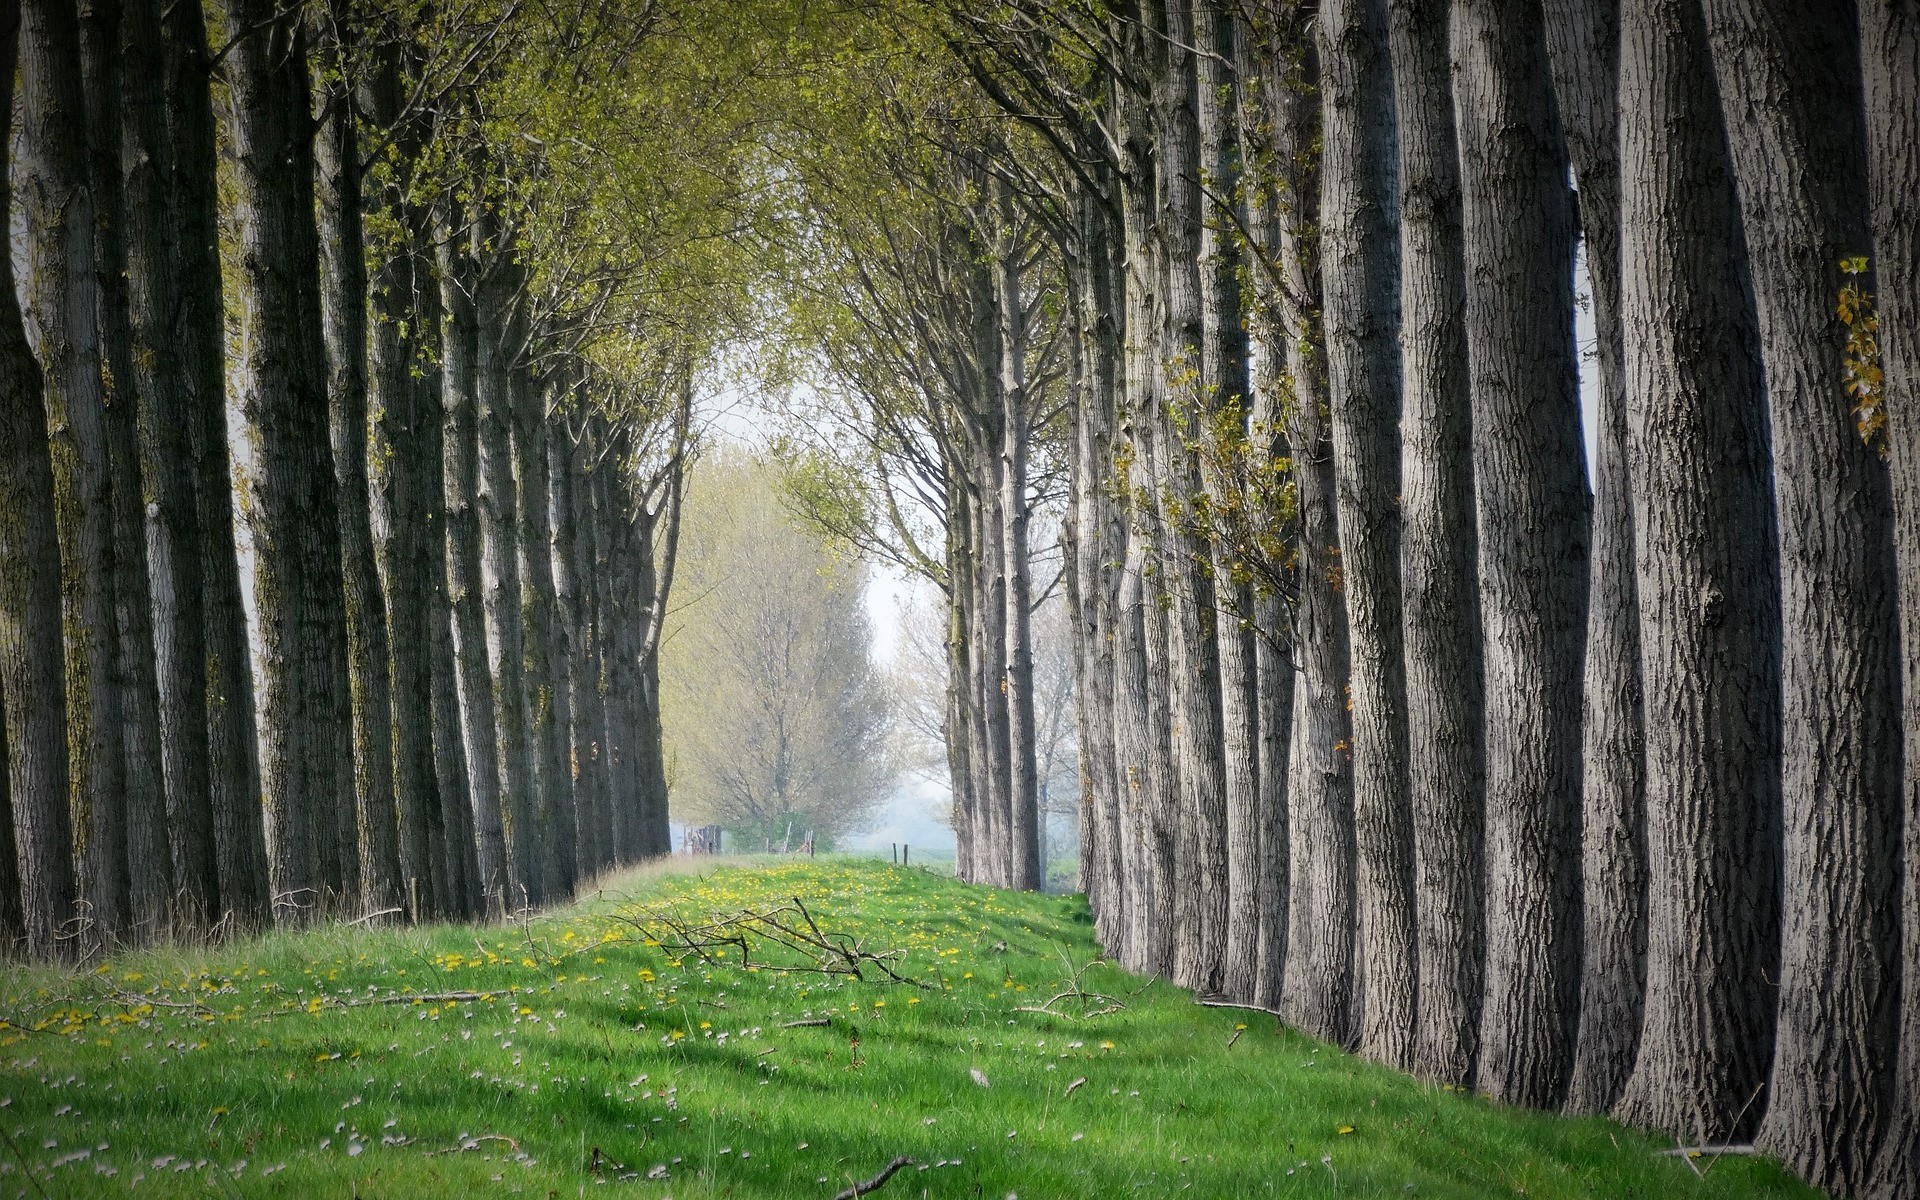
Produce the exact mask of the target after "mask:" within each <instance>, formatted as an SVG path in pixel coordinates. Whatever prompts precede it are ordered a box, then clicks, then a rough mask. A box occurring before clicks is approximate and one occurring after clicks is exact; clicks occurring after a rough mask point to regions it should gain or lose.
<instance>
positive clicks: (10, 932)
mask: <svg viewBox="0 0 1920 1200" xmlns="http://www.w3.org/2000/svg"><path fill="white" fill-rule="evenodd" d="M11 36H13V35H12V31H11V30H9V31H8V33H7V34H4V35H0V37H11ZM17 57H18V56H17V55H16V54H15V53H14V52H13V50H12V49H11V48H9V49H7V52H6V53H5V54H4V55H0V61H5V62H7V63H8V64H11V63H12V62H13V61H15V59H16V58H17ZM0 553H4V551H0ZM0 603H4V602H0ZM12 772H13V764H12V760H11V758H10V757H9V755H8V754H7V697H6V693H5V692H4V690H0V953H5V954H7V955H8V956H11V957H18V956H19V954H20V952H21V951H22V950H24V949H25V948H26V940H27V923H26V912H25V910H24V908H23V906H22V903H21V897H20V860H19V859H18V858H17V857H16V854H17V853H18V851H17V849H16V848H15V845H14V838H13V797H12V795H11V794H10V791H9V787H10V781H9V776H10V775H11V774H12Z"/></svg>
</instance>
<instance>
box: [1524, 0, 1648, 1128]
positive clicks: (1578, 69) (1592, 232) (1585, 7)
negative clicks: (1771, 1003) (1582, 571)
mask: <svg viewBox="0 0 1920 1200" xmlns="http://www.w3.org/2000/svg"><path fill="white" fill-rule="evenodd" d="M1546 14H1547V25H1546V28H1547V51H1548V55H1549V57H1550V59H1551V61H1552V66H1553V77H1554V93H1555V99H1556V101H1557V102H1558V104H1559V108H1560V118H1561V122H1562V124H1563V126H1564V127H1565V130H1566V137H1567V145H1568V149H1569V151H1570V156H1571V158H1572V159H1573V169H1574V176H1575V180H1576V182H1577V184H1578V187H1579V191H1578V193H1577V197H1576V198H1577V200H1578V204H1577V209H1578V212H1577V216H1578V221H1579V230H1578V232H1579V235H1580V237H1581V239H1582V241H1583V243H1584V251H1585V261H1586V272H1587V279H1588V281H1589V286H1590V288H1591V291H1592V297H1593V320H1594V332H1595V335H1596V341H1597V343H1598V347H1597V348H1598V360H1599V377H1600V380H1599V383H1600V386H1599V400H1598V405H1597V408H1598V413H1597V418H1596V421H1595V424H1596V425H1597V426H1598V437H1597V438H1596V442H1597V453H1596V455H1595V461H1594V462H1593V463H1591V464H1589V472H1590V474H1591V475H1592V477H1593V490H1594V510H1593V565H1592V581H1591V584H1590V589H1589V592H1588V601H1587V665H1586V678H1585V684H1584V691H1585V698H1584V701H1583V709H1584V715H1585V722H1584V732H1583V735H1582V751H1581V759H1582V768H1581V776H1582V787H1581V792H1582V805H1583V810H1584V816H1583V818H1582V830H1583V836H1582V838H1581V847H1582V870H1581V876H1582V879H1583V881H1584V891H1585V896H1584V900H1583V906H1582V907H1583V911H1584V913H1585V937H1584V939H1583V941H1584V947H1585V956H1586V961H1585V966H1584V968H1583V970H1582V975H1581V983H1580V1022H1579V1038H1578V1041H1577V1043H1576V1045H1575V1048H1574V1063H1573V1077H1572V1079H1571V1080H1570V1081H1569V1082H1568V1084H1567V1110H1568V1111H1569V1112H1576V1113H1600V1112H1606V1111H1607V1110H1608V1109H1610V1108H1611V1107H1612V1106H1613V1103H1614V1101H1615V1100H1617V1099H1618V1098H1619V1096H1620V1091H1621V1089H1622V1088H1623V1087H1625V1086H1626V1081H1627V1077H1628V1075H1629V1074H1630V1073H1631V1072H1632V1070H1633V1060H1634V1051H1635V1047H1636V1046H1637V1044H1638V1040H1639V1036H1640V1020H1641V998H1642V992H1643V989H1644V987H1645V978H1646V939H1647V894H1646V887H1647V881H1646V791H1645V789H1646V784H1645V773H1646V768H1645V747H1644V744H1643V735H1642V732H1641V730H1642V716H1641V703H1642V701H1641V694H1642V692H1641V683H1640V612H1639V600H1638V592H1637V588H1636V584H1635V577H1634V525H1633V503H1632V497H1631V495H1630V494H1629V485H1628V479H1627V461H1628V460H1627V401H1626V383H1625V374H1624V372H1625V368H1624V366H1623V363H1622V351H1621V333H1620V271H1621V259H1620V225H1621V211H1620V161H1619V152H1618V143H1619V138H1618V136H1617V130H1618V124H1619V122H1618V117H1617V108H1618V91H1619V88H1618V86H1617V83H1616V76H1617V75H1618V73H1619V66H1620V11H1619V4H1618V0H1605V2H1604V3H1594V4H1586V3H1570V2H1569V0H1553V2H1552V3H1550V4H1548V5H1547V6H1546Z"/></svg>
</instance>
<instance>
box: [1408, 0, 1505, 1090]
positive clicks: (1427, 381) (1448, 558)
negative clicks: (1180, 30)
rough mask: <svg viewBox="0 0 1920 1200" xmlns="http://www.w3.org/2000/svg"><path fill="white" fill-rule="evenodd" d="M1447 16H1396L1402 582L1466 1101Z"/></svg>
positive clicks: (1414, 719) (1433, 902)
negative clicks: (1402, 524)
mask: <svg viewBox="0 0 1920 1200" xmlns="http://www.w3.org/2000/svg"><path fill="white" fill-rule="evenodd" d="M1446 37H1447V30H1446V6H1445V5H1444V4H1442V3H1438V2H1436V0H1395V2H1394V3H1393V4H1392V5H1391V19H1390V25H1389V34H1388V39H1389V43H1390V47H1391V53H1392V57H1393V83H1394V101H1395V108H1396V111H1397V113H1398V118H1399V150H1400V162H1399V167H1400V303H1401V312H1400V321H1401V324H1400V328H1401V339H1400V340H1401V347H1402V354H1403V356H1404V361H1403V371H1404V376H1405V392H1404V396H1405V399H1404V409H1403V412H1402V415H1401V438H1402V463H1401V471H1402V476H1403V478H1402V483H1401V496H1402V509H1403V513H1404V519H1405V522H1406V525H1405V529H1404V531H1403V536H1402V540H1401V545H1400V569H1401V572H1402V584H1401V585H1402V588H1403V600H1404V611H1403V614H1402V621H1403V627H1404V629H1405V636H1406V643H1405V645H1406V687H1407V734H1408V741H1407V754H1408V757H1407V765H1408V791H1409V796H1410V804H1411V808H1412V816H1413V850H1414V889H1415V894H1416V895H1417V896H1418V897H1419V905H1418V913H1419V922H1418V932H1417V938H1418V949H1417V954H1416V957H1417V959H1418V961H1419V968H1420V1004H1419V1023H1418V1026H1417V1030H1416V1034H1415V1044H1414V1053H1413V1070H1414V1072H1415V1073H1416V1074H1418V1075H1420V1076H1421V1077H1422V1078H1425V1079H1431V1080H1434V1081H1436V1082H1438V1083H1443V1084H1450V1085H1452V1086H1455V1087H1464V1086H1467V1085H1470V1084H1471V1083H1472V1082H1473V1077H1474V1067H1475V1064H1476V1062H1477V1060H1478V1057H1479V1036H1480V992H1481V984H1482V978H1483V976H1482V971H1483V955H1484V944H1483V940H1482V930H1483V915H1482V914H1483V913H1484V911H1485V875H1484V873H1485V863H1484V857H1483V853H1482V850H1483V840H1482V839H1483V822H1484V809H1483V802H1482V791H1481V789H1482V786H1483V782H1484V778H1485V776H1484V769H1483V753H1482V747H1483V740H1482V729H1481V724H1480V715H1481V713H1480V710H1481V665H1480V664H1481V659H1480V602H1479V595H1478V593H1477V591H1476V590H1475V576H1476V569H1477V568H1476V565H1475V559H1476V546H1477V542H1478V539H1477V537H1476V534H1475V529H1474V515H1473V413H1472V399H1471V397H1470V395H1469V394H1468V390H1467V340H1466V337H1467V334H1466V326H1465V307H1466V265H1465V261H1464V259H1463V258H1462V254H1463V251H1462V247H1461V228H1460V165H1459V157H1458V142H1457V139H1456V136H1455V132H1454V123H1453V103H1452V97H1451V96H1450V94H1449V68H1448V63H1447V50H1446V46H1447V42H1446Z"/></svg>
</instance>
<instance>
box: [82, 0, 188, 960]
mask: <svg viewBox="0 0 1920 1200" xmlns="http://www.w3.org/2000/svg"><path fill="white" fill-rule="evenodd" d="M120 21H121V13H120V4H119V2H118V0H88V2H87V3H84V4H82V5H81V7H80V60H81V71H82V74H83V76H84V80H83V82H84V86H85V93H86V109H87V113H86V119H87V142H88V151H89V156H88V157H89V163H88V170H89V186H90V187H91V189H92V192H93V216H94V237H93V244H94V264H95V291H94V296H95V303H96V305H97V319H98V322H99V326H98V327H99V333H100V360H101V361H100V365H101V372H102V373H101V384H102V388H103V394H104V398H105V403H106V435H107V453H108V460H109V463H110V470H111V471H112V475H113V480H114V484H113V543H114V556H113V571H114V579H113V594H114V624H115V635H116V639H117V641H116V654H117V656H118V664H117V675H118V677H117V680H116V686H117V689H118V691H119V693H120V707H121V733H122V738H123V753H124V755H125V763H126V777H125V781H124V787H125V800H124V804H125V808H126V835H125V836H126V855H127V865H128V893H127V902H128V928H127V936H128V937H129V938H132V939H134V940H139V941H145V940H150V939H152V938H154V937H156V936H159V935H163V934H164V933H165V932H166V931H167V930H168V929H169V928H170V927H172V925H173V923H174V914H173V913H172V911H171V908H172V904H173V855H172V850H171V848H170V846H169V845H168V840H167V811H166V791H165V787H164V785H163V783H162V780H161V772H160V764H161V759H160V756H161V736H160V692H159V683H158V679H157V677H156V667H155V663H154V630H153V603H152V589H151V586H150V585H149V582H148V573H147V533H146V504H145V496H146V495H147V493H148V489H147V488H146V487H145V486H143V481H142V479H141V460H140V434H139V410H140V408H141V407H142V406H143V405H144V404H145V403H146V398H145V397H144V396H142V395H141V394H140V392H139V389H138V381H137V379H136V377H135V373H134V343H133V314H132V310H131V297H130V295H129V291H128V281H127V225H126V222H127V211H126V207H127V196H126V190H125V186H124V184H123V181H122V177H121V172H120V140H121V134H122V129H121V111H122V106H123V104H124V103H125V95H124V92H123V90H122V81H121V50H120Z"/></svg>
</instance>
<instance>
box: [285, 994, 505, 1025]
mask: <svg viewBox="0 0 1920 1200" xmlns="http://www.w3.org/2000/svg"><path fill="white" fill-rule="evenodd" d="M513 994H514V991H513V989H512V988H501V989H499V990H497V991H491V992H414V993H412V994H410V995H400V996H368V997H367V998H365V999H363V1000H335V999H332V998H331V997H324V996H323V997H321V1000H320V1007H321V1008H376V1007H378V1006H380V1005H383V1004H461V1003H466V1002H468V1001H473V1000H492V999H494V998H495V997H496V996H511V995H513ZM313 1011H317V1010H313V1009H309V1008H306V1007H305V1006H304V1005H303V1006H302V1007H300V1008H276V1009H274V1010H273V1011H272V1012H263V1013H261V1014H260V1016H261V1018H262V1019H265V1018H267V1017H284V1016H286V1015H288V1014H289V1013H303V1012H313Z"/></svg>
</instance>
